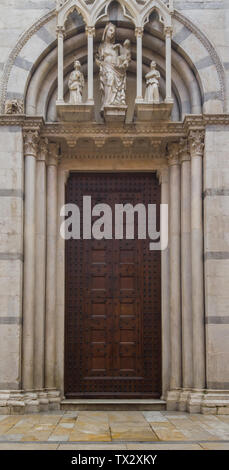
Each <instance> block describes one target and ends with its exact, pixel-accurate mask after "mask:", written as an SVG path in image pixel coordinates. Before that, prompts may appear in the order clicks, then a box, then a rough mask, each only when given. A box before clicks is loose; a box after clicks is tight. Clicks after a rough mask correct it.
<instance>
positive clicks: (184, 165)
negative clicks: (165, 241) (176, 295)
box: [179, 139, 193, 411]
mask: <svg viewBox="0 0 229 470" xmlns="http://www.w3.org/2000/svg"><path fill="white" fill-rule="evenodd" d="M180 162H181V293H182V375H183V380H182V382H183V383H182V385H183V387H182V388H183V391H182V394H181V397H180V404H179V409H180V411H185V410H186V408H187V400H188V396H189V392H190V390H191V388H192V385H193V359H192V357H193V348H192V275H191V272H192V267H191V266H192V265H191V261H192V259H191V157H190V153H189V149H188V142H187V139H182V140H181V142H180Z"/></svg>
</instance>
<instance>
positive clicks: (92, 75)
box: [0, 0, 229, 412]
mask: <svg viewBox="0 0 229 470" xmlns="http://www.w3.org/2000/svg"><path fill="white" fill-rule="evenodd" d="M98 4H99V7H98ZM143 4H144V5H143ZM109 21H110V22H112V23H113V24H114V25H115V26H116V35H117V36H116V39H117V42H118V43H120V44H123V42H124V40H126V39H128V40H129V41H130V44H131V62H130V65H129V67H128V70H127V90H126V105H127V113H126V115H125V116H124V117H125V120H123V121H122V122H121V121H119V120H118V121H117V120H116V121H114V120H112V119H113V117H112V118H111V120H110V121H109V122H108V121H106V119H105V120H104V116H101V113H100V108H101V97H100V93H99V69H98V65H96V60H95V55H96V54H97V52H98V48H99V45H100V43H101V41H102V36H103V33H104V28H105V26H106V24H107V23H108V22H109ZM56 27H57V32H56ZM75 60H79V61H80V63H81V66H82V73H83V74H84V77H85V88H84V91H83V97H82V100H83V103H84V104H85V105H88V106H89V108H90V118H88V119H86V120H85V119H84V121H82V120H81V119H78V117H76V113H75V115H74V112H73V115H74V117H73V119H71V118H70V119H69V117H67V118H66V117H64V118H63V116H66V114H64V113H66V105H67V103H68V101H69V89H68V83H69V76H70V74H71V73H72V70H73V63H74V61H75ZM152 61H155V62H156V64H157V69H158V71H159V72H160V76H161V78H160V82H159V97H160V98H159V103H157V106H156V105H155V103H154V104H152V103H151V104H149V103H146V102H145V101H144V98H143V97H144V96H145V90H144V86H145V85H144V83H145V80H144V78H145V75H146V74H147V73H149V71H150V64H151V62H152ZM58 64H59V65H58ZM209 75H211V80H209ZM213 83H214V86H213V85H212V84H213ZM225 92H226V90H225V77H224V68H223V65H222V63H221V61H220V58H219V56H218V54H217V52H216V51H215V49H214V47H213V46H212V44H211V42H210V41H209V40H208V38H207V37H206V36H205V35H204V34H203V33H202V32H201V31H200V30H199V29H198V28H197V27H196V26H194V24H193V23H192V22H191V21H190V20H188V19H187V18H186V17H184V16H182V15H181V14H180V13H179V12H178V11H174V10H173V7H172V2H171V1H170V2H163V1H162V0H153V1H151V2H137V1H135V0H132V1H131V2H130V1H128V2H126V1H124V0H123V1H120V2H103V1H99V2H97V1H95V2H86V1H83V0H79V1H78V0H67V1H61V0H60V1H58V2H57V10H56V11H53V12H50V13H49V14H47V15H46V16H45V17H43V18H41V20H39V21H38V22H37V23H36V24H34V25H33V26H32V27H31V28H30V29H29V30H28V32H26V33H25V34H24V35H23V36H22V37H21V38H20V40H19V42H18V44H17V46H16V47H15V48H14V49H13V50H12V52H11V54H10V57H9V60H8V62H7V64H6V66H5V69H4V72H3V79H2V87H1V101H0V103H1V108H2V111H3V110H5V113H6V114H4V115H3V116H2V117H1V125H2V126H10V127H12V129H13V131H14V134H13V135H14V138H15V148H17V152H20V151H21V148H22V137H23V142H24V146H23V149H24V150H23V152H24V171H25V174H24V176H25V179H24V193H25V202H24V266H23V273H24V274H23V327H22V329H21V330H20V331H21V337H20V340H19V342H20V341H21V342H22V354H21V356H20V361H21V362H20V364H21V369H20V367H19V369H20V371H19V379H18V382H17V384H16V385H17V386H15V387H11V388H10V390H9V391H5V392H3V393H2V396H3V399H4V397H5V402H4V403H6V405H4V406H8V407H11V410H15V409H16V408H17V409H19V408H18V407H20V409H21V410H23V411H24V410H26V411H31V410H35V411H36V410H46V409H55V408H58V407H60V402H61V400H63V399H64V392H65V389H64V374H65V371H64V351H65V348H64V331H65V282H66V279H65V272H66V271H65V242H64V240H63V239H62V238H61V236H60V234H59V225H60V222H61V221H60V217H59V214H60V210H61V207H62V206H63V205H64V204H65V187H66V183H67V181H68V178H69V175H70V173H72V172H75V173H77V174H79V173H87V174H91V173H99V174H102V173H112V174H113V173H116V174H120V173H128V174H133V173H134V174H141V173H147V174H151V173H153V174H157V177H158V179H159V182H160V185H161V203H162V204H168V205H169V246H168V248H167V249H166V250H164V251H163V252H162V253H161V268H160V270H161V325H162V328H161V337H162V354H161V355H162V370H161V376H162V388H161V398H162V399H164V400H165V401H166V403H167V408H168V409H180V410H189V411H191V412H199V411H202V412H205V411H207V410H208V408H209V406H210V407H211V401H212V400H213V402H214V400H215V402H214V403H218V405H214V407H213V408H214V411H216V409H217V406H218V407H220V406H221V405H220V403H221V402H222V401H223V400H224V401H226V402H227V400H228V395H227V393H225V394H223V392H222V393H219V394H218V395H217V392H216V391H215V392H214V391H213V392H212V391H211V390H210V386H209V384H211V385H212V384H213V382H214V381H213V379H212V372H210V373H209V366H208V367H207V369H206V362H207V365H208V361H209V353H208V348H209V345H208V342H207V338H206V327H205V322H206V320H205V316H206V297H205V291H204V282H206V279H205V277H204V262H203V261H204V243H205V240H204V219H203V199H202V198H203V191H204V189H205V186H204V184H205V183H204V181H203V175H204V169H206V163H205V162H206V158H207V157H206V155H208V154H207V153H206V152H208V151H209V147H210V146H211V142H212V141H211V139H212V128H213V127H214V126H219V127H220V126H226V125H228V122H229V121H228V116H227V115H226V114H223V111H225V110H226V109H227V108H226V107H227V102H226V99H225ZM59 105H60V106H62V107H63V114H62V115H60V113H59V112H58V106H59ZM150 106H151V107H150ZM78 112H79V107H78ZM61 116H62V117H61ZM142 116H143V117H142ZM13 131H12V132H13ZM213 139H214V137H213ZM222 139H223V138H222ZM21 155H22V151H21ZM203 158H205V160H204V163H203ZM57 234H58V235H57ZM153 360H155V358H153ZM209 374H210V375H209ZM218 382H219V381H218ZM13 388H14V390H13ZM212 388H214V387H212ZM15 390H16V391H15ZM212 393H213V398H212ZM214 393H215V395H214ZM214 396H215V398H214ZM222 396H223V398H221V397H222ZM225 397H226V398H225ZM220 400H221V401H220ZM209 403H210V405H209Z"/></svg>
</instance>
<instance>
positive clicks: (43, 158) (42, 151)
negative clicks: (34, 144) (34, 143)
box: [37, 138, 49, 163]
mask: <svg viewBox="0 0 229 470" xmlns="http://www.w3.org/2000/svg"><path fill="white" fill-rule="evenodd" d="M48 145H49V141H48V139H47V138H42V139H41V140H40V143H39V151H38V157H37V160H38V161H39V162H45V163H46V162H47V157H48V153H49V147H48Z"/></svg>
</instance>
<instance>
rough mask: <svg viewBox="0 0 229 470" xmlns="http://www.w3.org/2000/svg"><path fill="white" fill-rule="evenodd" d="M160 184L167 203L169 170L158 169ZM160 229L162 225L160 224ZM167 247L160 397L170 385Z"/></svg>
mask: <svg viewBox="0 0 229 470" xmlns="http://www.w3.org/2000/svg"><path fill="white" fill-rule="evenodd" d="M158 176H159V181H160V184H161V204H169V170H168V168H163V169H161V170H159V171H158ZM161 230H163V227H162V226H161ZM169 284H170V281H169V248H168V247H167V248H166V250H164V251H162V252H161V316H162V322H161V323H162V398H163V399H166V396H167V392H168V390H169V387H170V317H169V315H170V314H169V311H170V301H169Z"/></svg>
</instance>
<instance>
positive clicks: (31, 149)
mask: <svg viewBox="0 0 229 470" xmlns="http://www.w3.org/2000/svg"><path fill="white" fill-rule="evenodd" d="M23 140H24V155H25V157H27V156H33V157H37V154H38V142H39V133H38V131H37V130H35V131H33V130H29V131H27V132H25V133H24V135H23Z"/></svg>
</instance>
